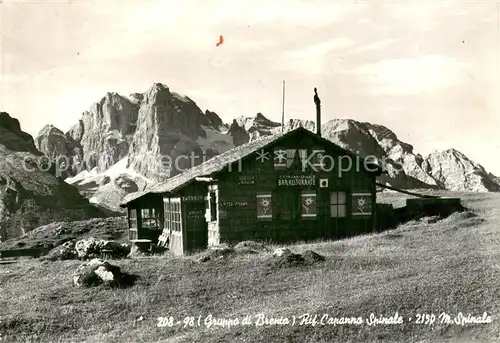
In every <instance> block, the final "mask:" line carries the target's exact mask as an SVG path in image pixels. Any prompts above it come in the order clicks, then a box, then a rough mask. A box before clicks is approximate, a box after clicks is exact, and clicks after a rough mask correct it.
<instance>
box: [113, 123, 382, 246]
mask: <svg viewBox="0 0 500 343" xmlns="http://www.w3.org/2000/svg"><path fill="white" fill-rule="evenodd" d="M380 173H381V169H380V168H379V167H378V166H377V165H376V164H373V163H369V161H367V160H364V159H362V158H361V157H360V156H358V155H356V154H353V153H351V152H349V151H347V150H345V149H342V148H341V147H339V146H338V145H336V144H334V143H332V142H331V141H329V140H326V139H324V138H322V137H321V136H320V135H318V134H315V133H313V132H311V131H308V130H306V129H304V128H298V129H295V130H293V131H289V132H286V133H282V134H278V135H274V136H267V137H264V138H261V139H259V140H255V141H252V142H249V143H247V144H244V145H241V146H239V147H236V148H234V149H231V150H229V151H226V152H224V153H222V154H220V155H218V156H216V157H214V158H212V159H210V160H208V161H206V162H205V163H202V164H200V165H198V166H195V167H193V168H191V169H189V170H187V171H185V172H183V173H181V174H179V175H177V176H175V177H173V178H171V179H169V180H168V181H166V182H164V183H161V184H158V185H157V186H155V187H153V188H151V189H150V190H148V191H147V192H142V193H139V194H135V195H133V196H131V197H129V198H126V199H125V200H124V202H123V203H122V204H121V206H122V207H127V208H128V220H129V229H130V238H131V240H134V241H135V240H139V241H142V240H144V241H145V242H148V241H152V242H153V243H156V244H159V245H164V246H168V247H169V249H170V250H171V251H172V252H174V253H175V254H184V253H186V252H191V251H195V250H201V249H205V248H206V247H207V246H213V245H218V244H221V243H230V244H232V243H237V242H239V241H243V240H255V241H272V242H293V241H299V240H303V241H308V240H314V239H320V238H322V239H336V238H342V237H347V236H352V235H356V234H359V233H366V232H371V231H373V228H374V220H375V211H374V209H375V201H376V188H375V178H376V176H378V175H380Z"/></svg>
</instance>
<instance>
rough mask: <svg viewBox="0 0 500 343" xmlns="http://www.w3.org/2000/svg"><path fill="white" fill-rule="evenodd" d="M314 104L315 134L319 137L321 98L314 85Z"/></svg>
mask: <svg viewBox="0 0 500 343" xmlns="http://www.w3.org/2000/svg"><path fill="white" fill-rule="evenodd" d="M314 104H315V105H316V134H317V135H318V136H320V137H321V100H320V99H319V96H318V90H317V89H316V87H314Z"/></svg>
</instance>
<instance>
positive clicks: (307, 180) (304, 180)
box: [277, 175, 316, 187]
mask: <svg viewBox="0 0 500 343" xmlns="http://www.w3.org/2000/svg"><path fill="white" fill-rule="evenodd" d="M277 183H278V186H279V187H287V186H299V187H301V186H316V175H279V176H278V177H277Z"/></svg>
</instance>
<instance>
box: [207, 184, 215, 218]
mask: <svg viewBox="0 0 500 343" xmlns="http://www.w3.org/2000/svg"><path fill="white" fill-rule="evenodd" d="M208 208H209V210H210V221H211V222H214V221H217V193H216V192H215V191H210V192H209V193H208Z"/></svg>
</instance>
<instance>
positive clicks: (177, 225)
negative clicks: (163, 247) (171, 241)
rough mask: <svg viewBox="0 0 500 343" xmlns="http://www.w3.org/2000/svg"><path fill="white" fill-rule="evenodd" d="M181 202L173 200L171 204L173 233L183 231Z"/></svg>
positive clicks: (177, 199)
mask: <svg viewBox="0 0 500 343" xmlns="http://www.w3.org/2000/svg"><path fill="white" fill-rule="evenodd" d="M181 214H182V213H181V200H180V199H179V198H176V199H172V201H171V202H170V218H171V228H172V231H177V232H180V231H182V217H181Z"/></svg>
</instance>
